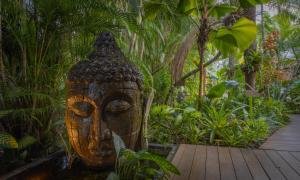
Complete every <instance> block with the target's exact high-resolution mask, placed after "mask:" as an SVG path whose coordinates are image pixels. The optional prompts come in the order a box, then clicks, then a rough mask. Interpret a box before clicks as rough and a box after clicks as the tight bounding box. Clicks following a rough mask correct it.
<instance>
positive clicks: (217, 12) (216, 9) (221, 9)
mask: <svg viewBox="0 0 300 180" xmlns="http://www.w3.org/2000/svg"><path fill="white" fill-rule="evenodd" d="M236 10H237V7H235V6H230V5H229V4H219V5H216V6H213V7H212V8H210V10H209V11H210V14H211V15H212V16H215V17H217V18H221V17H223V16H224V15H226V14H228V13H231V12H234V11H236Z"/></svg>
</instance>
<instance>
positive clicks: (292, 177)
mask: <svg viewBox="0 0 300 180" xmlns="http://www.w3.org/2000/svg"><path fill="white" fill-rule="evenodd" d="M265 152H266V153H267V155H268V156H269V158H270V159H271V160H272V161H273V163H274V164H275V166H276V167H277V168H279V169H280V171H281V172H282V174H283V175H284V176H285V177H286V178H287V179H289V180H299V179H300V176H299V175H298V174H297V173H296V172H295V171H294V170H293V169H292V168H291V167H290V166H289V165H288V164H287V163H286V162H285V161H284V160H283V159H282V158H281V157H280V156H279V154H278V153H277V152H276V151H273V150H265Z"/></svg>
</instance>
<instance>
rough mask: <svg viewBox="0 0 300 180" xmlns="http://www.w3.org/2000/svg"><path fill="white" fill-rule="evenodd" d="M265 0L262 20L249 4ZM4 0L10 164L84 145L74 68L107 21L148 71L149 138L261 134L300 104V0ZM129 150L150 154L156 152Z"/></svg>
mask: <svg viewBox="0 0 300 180" xmlns="http://www.w3.org/2000/svg"><path fill="white" fill-rule="evenodd" d="M257 3H267V4H266V5H265V6H263V8H267V7H268V8H269V9H268V10H265V11H263V8H262V11H261V12H260V13H258V14H261V15H257V17H260V20H258V21H257V23H256V24H255V22H253V21H251V20H250V19H251V18H250V19H249V16H248V14H247V12H249V9H251V8H252V10H253V8H254V10H255V4H257ZM0 6H1V11H0V166H2V165H4V164H5V168H0V169H1V170H0V173H1V171H3V172H6V171H8V170H9V169H11V167H12V168H13V167H15V166H18V165H21V164H23V163H25V162H28V161H31V160H32V159H34V158H37V157H40V156H44V155H47V154H49V153H51V152H54V151H56V150H57V149H59V148H66V149H67V152H68V154H69V155H70V157H71V156H72V150H71V149H70V145H69V143H68V140H67V136H66V132H65V127H64V109H65V79H66V74H67V72H68V70H69V68H70V67H71V66H72V65H73V64H74V63H76V62H78V61H79V60H82V59H85V58H86V56H87V55H88V53H89V52H90V51H91V47H92V43H93V41H94V40H95V37H96V35H97V34H98V33H100V32H102V31H110V32H113V34H114V35H115V37H116V39H117V42H118V44H119V46H120V47H121V49H122V51H123V52H124V53H125V55H126V56H127V57H128V58H129V59H130V60H131V61H132V62H133V63H135V64H136V65H137V67H138V68H139V69H140V71H141V72H142V73H143V75H144V84H145V89H144V96H145V97H144V99H148V100H149V99H150V100H153V103H152V104H150V105H149V107H147V108H146V111H145V112H147V109H148V110H150V115H149V118H148V122H147V123H148V133H147V134H146V136H147V137H148V139H149V142H156V143H163V144H168V143H176V144H177V143H192V144H218V145H230V146H256V145H258V144H259V143H260V142H262V141H263V140H264V139H265V138H267V137H268V136H269V135H270V134H271V133H272V132H273V131H275V130H276V129H278V128H279V127H281V126H283V125H285V124H286V122H287V121H288V117H287V114H288V113H299V112H300V80H299V76H300V59H299V57H300V43H299V42H300V41H299V40H300V33H299V32H300V19H299V17H300V16H299V15H300V14H299V12H300V5H299V2H298V1H297V0H284V1H283V0H271V1H267V0H234V1H231V0H230V1H227V0H224V1H215V0H174V1H173V0H172V1H170V0H147V1H146V0H129V1H121V0H116V1H111V0H103V1H94V0H84V1H80V0H1V4H0ZM257 11H258V9H257ZM269 11H271V12H272V13H269ZM254 12H255V11H254ZM252 19H253V18H252ZM254 19H255V17H254ZM257 19H258V18H257ZM254 42H256V43H254ZM245 51H246V53H245V54H244V52H245ZM250 76H251V78H250ZM249 79H250V80H251V81H249ZM249 82H251V85H250V84H249ZM253 82H256V83H253ZM150 102H151V101H150ZM151 105H152V106H151ZM144 119H147V118H144ZM124 154H125V155H126V156H123V157H124V158H127V159H128V158H129V159H130V158H132V159H134V162H135V163H138V165H140V164H139V163H140V162H142V161H144V159H143V157H150V156H148V154H147V153H146V152H133V151H124ZM151 157H156V156H151ZM150 160H151V159H150ZM129 161H130V160H129ZM160 162H163V160H161V161H160ZM135 165H136V164H134V166H135ZM139 168H140V169H139V170H141V169H142V168H144V167H143V166H139ZM141 171H144V170H141ZM152 172H153V173H154V172H155V173H159V171H156V169H155V171H154V170H153V169H151V173H152ZM128 173H131V172H128ZM132 173H136V171H133V172H132ZM155 175H158V174H155ZM149 176H150V175H149Z"/></svg>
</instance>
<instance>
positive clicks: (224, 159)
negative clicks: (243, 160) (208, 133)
mask: <svg viewBox="0 0 300 180" xmlns="http://www.w3.org/2000/svg"><path fill="white" fill-rule="evenodd" d="M218 151H219V162H220V171H221V179H222V180H234V179H236V176H235V173H234V168H233V164H232V160H231V157H230V153H229V149H228V148H227V147H219V148H218Z"/></svg>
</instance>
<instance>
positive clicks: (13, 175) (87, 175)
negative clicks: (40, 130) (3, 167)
mask: <svg viewBox="0 0 300 180" xmlns="http://www.w3.org/2000/svg"><path fill="white" fill-rule="evenodd" d="M176 148H177V147H176V146H162V145H150V146H149V151H150V152H154V153H156V154H160V155H162V156H164V157H166V158H167V159H169V160H171V158H172V156H173V154H175V152H176ZM67 164H68V163H67V157H66V156H65V154H64V153H63V152H59V153H56V154H55V155H52V156H51V157H49V158H47V159H46V160H44V161H43V162H40V163H37V162H36V164H34V163H32V164H31V165H30V164H29V165H27V167H26V166H25V167H21V168H19V169H16V170H14V171H12V172H10V173H8V174H7V175H4V176H1V177H0V179H1V180H2V179H12V180H15V179H16V180H19V179H20V180H53V179H55V180H59V179H64V180H69V179H70V180H71V179H72V180H77V179H78V180H82V179H84V180H94V179H95V180H96V179H97V180H102V179H103V180H104V179H106V177H107V176H108V174H109V173H110V172H112V171H114V170H113V167H111V168H106V169H97V170H96V169H88V168H87V167H85V166H84V165H83V164H82V163H81V162H80V160H78V159H77V160H74V162H73V164H72V168H71V169H69V168H68V167H67Z"/></svg>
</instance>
